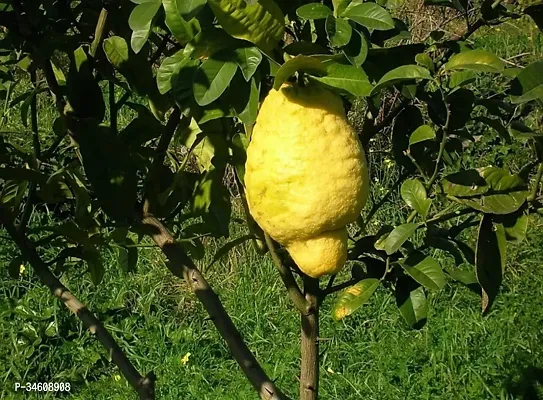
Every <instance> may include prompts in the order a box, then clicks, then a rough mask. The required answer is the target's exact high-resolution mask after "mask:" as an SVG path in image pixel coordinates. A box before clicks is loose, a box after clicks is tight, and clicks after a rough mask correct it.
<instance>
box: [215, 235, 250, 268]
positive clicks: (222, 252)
mask: <svg viewBox="0 0 543 400" xmlns="http://www.w3.org/2000/svg"><path fill="white" fill-rule="evenodd" d="M253 238H254V236H253V235H243V236H240V237H238V238H235V239H233V240H231V241H229V242H226V243H225V244H224V245H223V246H222V247H221V248H220V249H219V250H217V252H216V253H215V256H214V257H213V260H212V261H211V263H210V264H209V266H210V267H211V266H212V265H213V264H215V263H216V262H217V261H218V260H220V259H221V258H222V257H224V256H225V255H227V254H228V252H229V251H230V250H232V249H233V248H234V247H236V246H239V245H240V244H242V243H244V242H246V241H248V240H251V239H253Z"/></svg>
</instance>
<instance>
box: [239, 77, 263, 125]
mask: <svg viewBox="0 0 543 400" xmlns="http://www.w3.org/2000/svg"><path fill="white" fill-rule="evenodd" d="M250 90H251V91H250V95H249V100H248V101H247V105H246V106H245V108H244V109H243V110H242V111H241V112H240V113H238V117H239V119H240V120H241V122H243V123H244V124H245V125H252V124H254V122H255V121H256V116H257V114H258V101H259V97H260V79H256V78H255V77H253V78H251V89H250Z"/></svg>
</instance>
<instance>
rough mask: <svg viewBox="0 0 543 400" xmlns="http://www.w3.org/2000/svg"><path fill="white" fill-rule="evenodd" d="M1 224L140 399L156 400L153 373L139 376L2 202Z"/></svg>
mask: <svg viewBox="0 0 543 400" xmlns="http://www.w3.org/2000/svg"><path fill="white" fill-rule="evenodd" d="M0 223H1V224H2V225H3V226H4V228H5V229H6V230H7V232H8V233H9V235H10V236H11V238H12V240H13V241H14V242H15V243H16V244H17V246H18V247H19V250H20V251H21V253H22V255H23V257H24V258H25V259H26V261H28V263H29V264H30V265H31V266H32V268H33V269H34V271H35V272H36V274H37V275H38V277H39V279H40V281H41V282H42V283H43V284H44V285H45V286H47V287H48V288H49V290H50V291H51V293H53V295H55V297H57V298H58V299H60V300H61V301H62V302H63V303H64V305H66V307H68V309H69V310H70V311H71V312H73V313H74V314H75V315H76V316H77V317H78V318H79V319H80V320H81V321H82V322H83V325H84V326H85V328H87V329H88V330H89V331H90V332H91V333H92V334H93V335H95V336H96V339H98V341H99V342H100V343H102V345H103V346H104V347H105V348H106V350H107V351H108V353H109V356H110V357H111V360H112V361H113V362H114V363H115V365H117V367H119V370H120V372H121V373H122V374H123V375H124V377H125V378H126V380H127V381H128V383H129V384H130V385H131V386H132V387H133V388H134V389H135V390H136V391H137V392H138V394H139V398H140V399H141V400H153V399H154V398H155V395H154V376H153V374H149V375H148V376H146V377H143V376H141V375H140V373H139V372H138V371H137V370H136V368H135V367H134V366H133V365H132V363H131V362H130V360H129V359H128V358H127V357H126V355H125V354H124V353H123V351H122V349H121V348H120V347H119V345H118V344H117V343H116V342H115V339H114V338H113V337H112V336H111V335H110V333H109V332H108V331H107V330H106V329H105V328H104V326H103V325H102V324H101V323H100V321H99V320H98V319H97V318H96V317H95V316H94V314H93V313H92V312H91V311H90V310H89V309H88V308H87V307H85V305H84V304H82V303H81V302H80V301H79V300H78V299H77V298H76V297H75V296H74V295H73V294H72V293H71V292H70V291H69V290H68V289H67V288H66V287H65V286H64V285H63V284H62V283H60V281H59V280H58V279H57V278H56V276H55V275H53V273H52V272H51V271H50V270H49V268H48V267H47V265H46V264H45V262H44V261H43V260H42V259H41V258H40V256H39V255H38V253H37V252H36V250H35V248H34V244H33V243H32V242H30V241H29V240H28V239H27V238H26V236H25V235H23V234H21V233H20V232H18V231H17V230H16V229H15V228H14V226H13V225H12V223H11V221H10V218H9V215H8V213H7V210H5V208H4V206H3V205H1V204H0Z"/></svg>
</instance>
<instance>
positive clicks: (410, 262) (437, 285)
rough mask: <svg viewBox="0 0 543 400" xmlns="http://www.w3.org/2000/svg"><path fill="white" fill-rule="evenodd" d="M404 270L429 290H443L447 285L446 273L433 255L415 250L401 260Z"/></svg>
mask: <svg viewBox="0 0 543 400" xmlns="http://www.w3.org/2000/svg"><path fill="white" fill-rule="evenodd" d="M399 263H400V265H401V266H402V268H403V270H404V271H405V272H406V273H407V274H408V275H409V276H411V278H413V279H414V280H415V281H417V282H418V283H420V284H421V285H422V286H424V287H425V288H426V289H428V290H441V289H443V287H444V286H445V274H444V273H443V270H442V269H441V266H440V265H439V263H438V262H437V261H436V260H435V259H433V258H432V257H426V256H425V255H424V254H422V253H419V252H415V253H412V254H410V255H409V256H408V257H407V258H405V259H403V260H400V261H399Z"/></svg>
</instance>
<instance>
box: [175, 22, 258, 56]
mask: <svg viewBox="0 0 543 400" xmlns="http://www.w3.org/2000/svg"><path fill="white" fill-rule="evenodd" d="M240 44H247V43H246V42H242V41H241V40H238V39H235V38H233V37H232V36H230V35H229V34H228V33H226V31H225V30H224V29H222V28H217V27H207V26H206V27H205V29H202V31H201V32H198V34H197V35H196V36H195V37H194V38H193V39H192V40H191V41H190V42H188V43H187V45H186V46H185V49H184V50H183V52H184V54H185V55H186V56H187V57H191V58H193V59H205V58H208V57H211V56H212V55H213V54H214V53H216V52H218V51H220V50H224V49H228V48H234V47H238V46H240Z"/></svg>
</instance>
